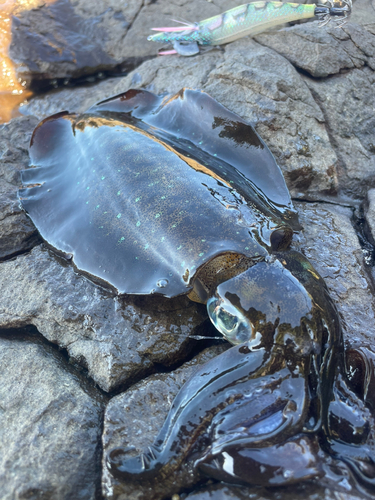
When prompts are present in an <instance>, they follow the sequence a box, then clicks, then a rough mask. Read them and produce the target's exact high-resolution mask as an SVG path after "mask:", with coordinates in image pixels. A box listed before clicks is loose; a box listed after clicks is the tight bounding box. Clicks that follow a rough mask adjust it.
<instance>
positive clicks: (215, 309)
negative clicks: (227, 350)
mask: <svg viewBox="0 0 375 500" xmlns="http://www.w3.org/2000/svg"><path fill="white" fill-rule="evenodd" d="M207 311H208V315H209V317H210V320H211V321H212V323H213V324H214V326H215V328H216V329H217V330H219V332H220V333H221V334H222V335H223V337H224V338H225V339H226V340H228V342H230V343H231V344H234V345H236V344H242V342H246V341H248V340H250V338H251V334H252V329H251V324H250V321H249V320H248V319H247V318H246V317H245V316H244V315H243V314H242V312H241V311H240V310H238V309H237V308H236V307H234V306H233V305H232V304H231V303H230V302H228V301H227V300H225V299H220V298H217V297H211V298H210V299H209V300H208V301H207Z"/></svg>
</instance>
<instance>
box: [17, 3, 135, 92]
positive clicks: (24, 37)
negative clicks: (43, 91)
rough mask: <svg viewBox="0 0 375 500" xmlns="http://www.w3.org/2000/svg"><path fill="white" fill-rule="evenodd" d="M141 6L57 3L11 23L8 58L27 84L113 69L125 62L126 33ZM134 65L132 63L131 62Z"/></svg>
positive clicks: (42, 7)
mask: <svg viewBox="0 0 375 500" xmlns="http://www.w3.org/2000/svg"><path fill="white" fill-rule="evenodd" d="M141 6H142V2H141V1H140V0H128V1H127V2H126V3H125V2H116V1H114V0H109V1H108V0H99V1H98V0H94V1H91V0H89V1H88V0H76V1H70V0H57V1H56V2H52V3H47V2H46V3H44V2H41V4H40V5H39V7H38V8H35V9H31V10H23V11H21V12H19V13H18V15H17V16H13V18H12V43H11V46H10V51H9V53H10V57H11V58H12V60H13V61H14V62H15V63H16V64H17V74H18V77H19V78H22V79H23V80H25V81H26V82H29V83H30V82H31V81H32V80H45V79H57V78H71V77H74V78H76V77H79V76H82V75H86V74H91V73H97V72H98V71H102V70H107V69H114V68H115V67H116V66H117V65H119V64H120V63H122V62H123V61H124V60H126V59H127V58H129V59H131V57H132V54H131V48H130V47H128V52H127V54H124V52H125V51H124V49H125V47H126V44H125V40H124V39H125V34H126V32H127V30H128V28H129V26H130V25H131V24H132V22H133V21H134V19H135V17H136V16H137V14H138V12H139V10H140V8H141ZM128 62H129V63H130V61H128Z"/></svg>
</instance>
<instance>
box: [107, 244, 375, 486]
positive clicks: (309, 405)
mask: <svg viewBox="0 0 375 500" xmlns="http://www.w3.org/2000/svg"><path fill="white" fill-rule="evenodd" d="M220 297H224V298H225V299H226V300H227V301H228V302H229V303H231V304H232V305H233V307H234V308H236V309H237V311H240V312H241V313H242V314H243V315H244V317H246V319H247V321H248V323H249V325H250V338H249V340H248V341H246V342H243V343H241V344H238V345H236V346H235V347H232V348H231V349H229V350H228V351H226V352H225V353H223V354H221V355H219V356H218V357H216V358H214V359H212V360H211V361H209V362H208V363H206V364H205V365H204V366H202V367H201V368H200V369H198V371H197V372H196V373H195V374H194V376H193V377H192V378H191V379H190V380H189V381H188V382H187V383H186V384H185V385H184V386H183V387H182V389H181V390H180V392H179V393H178V395H177V396H176V398H175V400H174V402H173V405H172V408H171V410H170V412H169V415H168V417H167V419H166V421H165V423H164V425H163V427H162V429H161V431H160V433H159V435H158V437H157V438H156V440H155V442H154V444H153V445H152V446H150V447H149V448H148V450H147V451H146V452H145V453H144V454H142V455H141V456H135V457H127V455H129V451H127V450H124V449H121V448H119V449H114V450H112V451H111V452H110V453H109V455H108V457H107V465H108V467H109V469H110V471H111V472H112V473H113V474H114V475H115V476H116V477H117V478H119V479H120V480H122V481H135V482H140V481H142V482H143V481H146V482H147V481H149V482H150V483H152V481H155V480H157V481H161V480H163V479H165V478H167V477H168V476H170V475H171V474H173V472H174V471H176V470H177V469H178V468H179V467H181V465H182V464H183V463H184V462H185V461H187V460H189V457H191V456H194V461H195V462H194V463H195V467H197V468H198V469H199V470H200V471H201V472H203V473H204V474H207V475H208V476H210V477H212V478H215V479H218V480H220V481H225V482H228V483H236V484H250V485H262V486H280V485H286V484H290V483H296V482H299V481H302V480H308V479H317V478H323V477H324V476H325V475H326V474H327V473H328V471H329V469H330V467H331V466H332V464H331V463H329V464H328V465H327V464H325V465H324V459H323V460H322V454H325V453H327V455H329V456H330V457H331V458H333V459H334V460H336V461H337V462H340V461H343V462H344V463H345V464H347V465H348V467H349V468H350V470H352V471H353V473H354V475H355V477H356V479H357V480H359V481H360V482H361V484H364V485H365V488H368V489H369V490H372V489H373V487H374V485H375V480H374V478H375V467H374V458H375V455H374V447H373V445H372V446H371V442H372V438H373V437H372V433H373V429H374V419H373V417H372V415H371V414H370V412H369V410H368V409H366V408H365V407H364V404H363V402H362V401H361V400H359V399H358V397H357V396H356V395H355V394H354V393H353V391H352V390H351V389H350V388H349V387H348V383H347V379H346V371H345V361H344V357H343V354H344V350H343V345H342V334H341V327H340V321H339V317H338V313H337V310H336V308H335V305H334V303H333V301H332V299H331V298H330V296H329V293H328V290H327V287H326V285H325V283H324V280H323V279H322V278H321V276H319V274H318V273H317V271H316V270H315V269H314V268H313V267H312V265H311V264H310V263H309V262H308V260H307V259H306V258H305V257H304V256H303V255H302V254H300V253H298V252H295V251H286V252H281V253H278V252H276V253H275V254H273V255H272V256H269V257H268V258H266V259H265V260H264V261H262V262H260V263H258V264H256V265H254V266H253V267H251V268H249V269H248V270H247V271H245V272H244V273H242V274H240V275H238V276H236V277H234V278H232V279H230V280H228V281H226V282H224V283H222V284H220V285H219V286H218V287H217V292H216V300H220ZM348 401H349V403H348ZM369 442H370V445H369V444H368V443H369ZM197 450H198V451H197ZM130 454H131V453H130ZM322 462H323V464H322ZM365 495H366V493H365Z"/></svg>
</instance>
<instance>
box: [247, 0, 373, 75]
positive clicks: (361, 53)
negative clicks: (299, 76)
mask: <svg viewBox="0 0 375 500" xmlns="http://www.w3.org/2000/svg"><path fill="white" fill-rule="evenodd" d="M356 7H357V5H356V4H355V6H354V9H355V8H356ZM367 23H368V24H366V25H364V26H358V25H357V24H354V23H353V22H352V21H350V22H349V23H348V24H347V25H345V26H344V27H343V28H342V29H335V27H334V26H333V25H332V24H331V25H330V26H327V27H325V28H319V27H318V21H315V22H313V23H306V24H301V25H298V26H293V27H292V28H285V29H283V30H282V31H277V32H272V33H264V34H261V35H258V36H256V37H255V40H256V41H257V42H259V43H261V44H262V45H265V46H267V47H270V48H272V49H273V50H275V51H276V52H278V53H279V54H281V55H283V56H284V57H285V58H286V59H288V61H290V62H291V63H292V64H293V65H294V66H296V67H297V68H300V69H303V70H304V71H307V72H308V73H309V74H310V75H311V76H314V77H317V78H321V77H325V76H329V75H335V74H337V73H339V72H340V71H341V70H343V69H353V68H362V67H363V66H365V65H367V66H369V67H370V68H371V69H375V36H374V33H373V31H374V27H375V12H374V13H371V10H370V11H369V16H368V19H367ZM312 46H313V47H314V50H311V48H312Z"/></svg>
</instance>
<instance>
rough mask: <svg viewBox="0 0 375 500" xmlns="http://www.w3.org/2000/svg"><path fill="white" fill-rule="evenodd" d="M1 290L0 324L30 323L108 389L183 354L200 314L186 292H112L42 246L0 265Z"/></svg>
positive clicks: (143, 374) (201, 313)
mask: <svg viewBox="0 0 375 500" xmlns="http://www.w3.org/2000/svg"><path fill="white" fill-rule="evenodd" d="M0 290H1V299H2V300H1V303H0V328H19V327H23V326H26V325H29V324H32V325H35V326H36V327H37V328H38V330H39V332H40V333H42V335H44V336H45V337H46V338H47V339H48V340H49V341H50V342H53V343H55V344H58V345H59V346H60V347H63V348H66V349H67V351H68V353H69V356H71V357H72V359H73V360H75V361H76V362H77V363H79V364H81V365H83V366H84V367H87V369H88V371H89V374H90V376H91V377H92V378H93V380H94V381H95V382H96V383H97V384H98V385H99V386H100V387H101V388H102V389H104V390H105V391H112V390H113V389H114V388H116V387H118V386H119V385H129V384H130V383H132V382H134V381H135V380H138V379H139V378H140V377H142V376H145V375H147V374H149V373H152V371H153V370H154V369H155V368H154V365H155V364H156V365H162V366H170V365H172V364H174V363H176V362H177V361H179V360H181V359H184V358H186V356H187V355H189V353H190V351H191V349H192V347H193V346H194V345H195V343H196V341H194V340H192V339H190V338H189V335H192V334H196V333H197V332H198V333H199V328H198V326H199V325H200V323H201V322H202V321H203V320H204V319H205V315H204V314H205V311H204V309H205V308H204V307H202V306H198V305H195V304H193V303H192V302H190V301H189V303H187V301H188V299H186V297H183V298H182V299H181V300H178V299H176V300H174V301H164V302H163V301H161V302H158V300H157V298H156V297H152V299H155V300H153V301H150V303H151V305H150V303H148V304H147V301H146V302H145V301H143V303H142V301H141V302H140V305H137V301H136V300H135V301H134V303H133V304H132V303H130V302H125V301H123V300H122V299H121V298H118V297H113V295H111V294H109V293H108V292H107V291H105V290H103V289H102V288H101V287H99V286H97V285H95V284H94V283H92V282H91V281H89V280H88V279H86V278H84V277H83V276H80V275H78V274H77V273H75V272H74V270H73V268H72V267H71V266H70V265H68V264H67V263H66V261H63V260H60V261H59V260H57V259H56V258H55V257H54V256H52V255H50V254H49V252H48V251H47V250H46V249H43V248H41V247H40V246H38V247H36V248H34V249H33V250H32V251H31V252H30V253H29V254H26V255H22V256H19V257H18V258H17V259H14V260H10V261H7V262H4V263H3V264H2V265H1V266H0ZM25 291H27V293H25ZM170 310H172V311H173V313H172V315H171V313H170V312H168V311H170Z"/></svg>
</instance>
